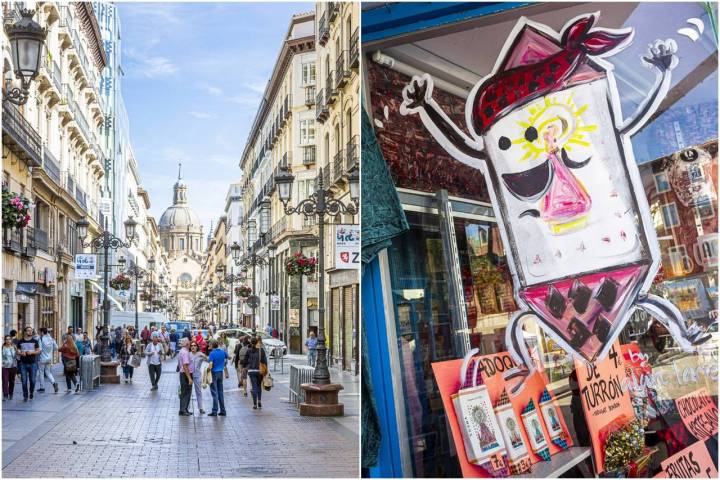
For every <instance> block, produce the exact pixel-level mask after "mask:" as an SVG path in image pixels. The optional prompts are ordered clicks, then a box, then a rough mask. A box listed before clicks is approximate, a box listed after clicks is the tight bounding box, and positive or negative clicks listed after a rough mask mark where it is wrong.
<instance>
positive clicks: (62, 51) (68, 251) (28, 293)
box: [2, 2, 107, 336]
mask: <svg viewBox="0 0 720 480" xmlns="http://www.w3.org/2000/svg"><path fill="white" fill-rule="evenodd" d="M21 7H25V8H29V9H36V13H35V16H34V19H35V21H36V22H38V23H39V24H40V25H41V26H43V27H44V28H46V29H47V37H46V40H45V51H44V52H43V59H42V64H41V69H40V72H39V74H38V76H37V78H36V79H35V81H34V82H33V83H32V86H31V90H30V96H29V99H28V101H27V103H25V104H24V105H22V106H16V105H13V104H11V103H10V102H8V101H4V102H3V106H2V108H3V122H2V130H3V135H2V141H3V190H4V191H8V192H16V193H21V194H22V195H24V196H25V197H27V198H28V199H30V200H31V202H32V204H33V208H32V211H31V217H32V220H31V222H30V224H29V225H28V226H27V227H26V228H24V229H10V230H7V231H6V232H4V235H3V260H4V262H3V281H4V284H3V305H4V311H3V314H4V328H5V330H6V331H7V330H9V329H11V328H14V329H20V328H22V327H23V326H24V325H31V326H33V327H35V328H39V327H42V326H45V327H48V328H52V329H53V331H54V332H55V335H56V336H59V334H60V330H64V327H65V325H74V326H77V327H82V328H84V329H91V328H92V326H93V325H94V324H95V323H96V322H97V319H98V315H99V309H98V305H97V302H98V295H97V288H95V287H94V286H93V285H92V284H89V283H86V282H84V281H76V280H75V279H74V254H75V253H77V252H78V251H80V245H79V241H78V239H77V233H76V227H75V225H76V222H77V221H78V220H79V219H80V218H81V217H86V218H87V219H88V220H89V221H90V228H89V231H90V234H97V233H98V232H99V230H100V225H101V224H102V222H103V213H102V212H101V211H100V199H101V197H102V179H103V177H104V176H105V171H104V161H105V152H104V151H103V149H102V148H101V147H100V144H99V140H98V139H99V135H100V130H101V127H102V126H103V122H104V113H103V110H102V106H101V105H100V102H99V91H98V75H99V73H100V71H102V69H103V68H104V67H105V64H106V58H107V57H106V53H105V49H104V46H103V42H102V39H101V37H100V34H99V30H98V24H97V19H96V17H95V14H94V12H93V9H92V6H91V5H90V4H87V3H64V4H60V3H46V2H42V3H40V2H38V3H35V2H24V4H20V3H16V2H8V3H3V6H2V8H3V21H4V22H5V23H6V24H8V23H14V22H15V21H17V20H19V19H20V10H21ZM2 35H3V36H4V38H3V45H4V49H3V77H4V78H5V79H12V78H13V74H12V61H11V59H10V52H9V40H8V38H7V35H6V33H5V32H3V34H2ZM8 85H9V84H8V83H7V82H6V83H5V84H4V85H3V90H5V89H6V88H8Z"/></svg>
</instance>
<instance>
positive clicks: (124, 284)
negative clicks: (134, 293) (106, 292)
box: [110, 273, 130, 290]
mask: <svg viewBox="0 0 720 480" xmlns="http://www.w3.org/2000/svg"><path fill="white" fill-rule="evenodd" d="M110 288H114V289H115V290H130V277H128V276H127V275H124V274H122V273H118V274H117V276H116V277H115V278H113V279H112V280H110Z"/></svg>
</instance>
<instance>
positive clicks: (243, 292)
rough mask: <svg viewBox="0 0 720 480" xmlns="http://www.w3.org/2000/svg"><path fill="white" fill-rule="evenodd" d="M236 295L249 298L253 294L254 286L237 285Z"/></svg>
mask: <svg viewBox="0 0 720 480" xmlns="http://www.w3.org/2000/svg"><path fill="white" fill-rule="evenodd" d="M235 295H237V296H238V297H240V298H248V297H249V296H250V295H252V288H250V287H248V286H247V285H241V286H239V287H235Z"/></svg>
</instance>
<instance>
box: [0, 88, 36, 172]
mask: <svg viewBox="0 0 720 480" xmlns="http://www.w3.org/2000/svg"><path fill="white" fill-rule="evenodd" d="M2 112H3V121H2V140H3V145H7V147H8V148H9V149H10V150H11V151H12V152H13V153H15V155H17V156H18V157H20V158H21V159H23V160H24V161H25V162H27V163H29V164H30V165H32V166H34V167H39V166H40V165H41V164H42V150H41V141H40V134H38V132H37V131H36V130H35V128H34V127H33V126H32V125H30V123H29V122H28V121H27V120H26V119H25V117H23V115H22V114H21V113H20V111H19V110H18V109H17V108H16V107H15V106H14V105H12V104H10V102H7V101H5V102H3V106H2Z"/></svg>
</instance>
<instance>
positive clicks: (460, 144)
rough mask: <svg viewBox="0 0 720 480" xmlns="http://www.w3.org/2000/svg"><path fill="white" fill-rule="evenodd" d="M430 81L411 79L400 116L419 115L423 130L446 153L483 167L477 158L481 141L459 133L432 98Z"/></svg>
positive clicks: (404, 93) (474, 165)
mask: <svg viewBox="0 0 720 480" xmlns="http://www.w3.org/2000/svg"><path fill="white" fill-rule="evenodd" d="M432 90H433V81H432V78H431V77H430V75H428V74H425V75H423V76H414V77H413V78H412V80H411V81H410V84H409V85H406V86H405V88H404V89H403V102H402V105H400V113H401V114H402V115H410V114H418V115H420V119H421V120H422V122H423V125H425V128H427V129H428V131H429V132H430V133H431V134H432V135H433V137H435V139H436V140H437V141H438V142H439V143H440V145H442V146H443V148H445V150H447V152H448V153H449V154H450V155H452V156H453V157H454V158H456V159H457V160H459V161H460V162H462V163H464V164H466V165H469V166H471V167H474V168H483V167H484V160H483V159H482V158H481V156H480V152H482V150H483V146H482V142H478V141H475V140H472V139H471V138H470V137H468V136H467V135H466V134H465V132H463V131H462V130H460V129H459V128H458V127H457V126H456V125H455V124H454V123H453V122H452V120H450V118H449V117H448V116H447V114H446V113H445V112H444V111H443V110H442V108H440V106H439V105H438V104H437V102H435V100H433V98H432Z"/></svg>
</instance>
